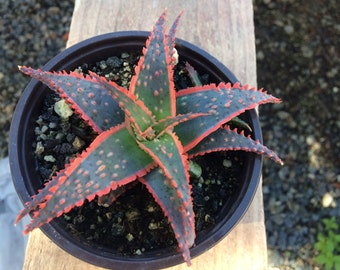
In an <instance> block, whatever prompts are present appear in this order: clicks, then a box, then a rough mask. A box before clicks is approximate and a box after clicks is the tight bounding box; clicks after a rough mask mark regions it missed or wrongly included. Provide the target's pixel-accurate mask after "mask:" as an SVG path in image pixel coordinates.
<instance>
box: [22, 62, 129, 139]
mask: <svg viewBox="0 0 340 270" xmlns="http://www.w3.org/2000/svg"><path fill="white" fill-rule="evenodd" d="M19 69H20V71H21V72H23V73H25V74H26V75H29V76H31V77H32V78H35V79H37V80H39V81H41V82H42V83H44V84H46V85H47V86H48V87H49V88H51V89H52V90H54V91H55V92H57V93H59V94H60V96H61V97H62V98H64V99H65V100H66V101H67V102H68V103H69V104H70V105H71V107H72V108H73V109H74V110H75V112H76V113H77V114H79V115H81V117H82V118H83V119H84V120H85V121H86V122H87V123H88V125H90V126H91V127H92V128H93V130H94V131H96V132H98V133H101V132H103V131H104V130H108V129H110V128H111V127H113V126H116V125H118V124H120V123H122V122H123V121H124V112H123V111H122V110H121V109H120V108H119V105H118V103H117V102H116V101H115V100H114V99H113V98H112V96H111V94H110V93H109V92H108V91H107V90H106V89H104V87H103V86H102V85H101V84H100V83H98V82H97V81H96V80H94V79H93V78H91V77H90V76H88V75H87V76H86V77H84V76H83V75H82V74H79V73H77V72H70V73H69V74H68V73H66V72H65V71H63V72H48V71H42V70H40V69H32V68H30V67H25V66H20V67H19ZM118 87H119V86H118V85H117V88H118Z"/></svg>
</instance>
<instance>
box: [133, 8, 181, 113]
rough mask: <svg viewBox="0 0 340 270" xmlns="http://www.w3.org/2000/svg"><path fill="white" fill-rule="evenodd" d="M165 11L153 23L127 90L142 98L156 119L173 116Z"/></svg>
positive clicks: (174, 106) (173, 101)
mask: <svg viewBox="0 0 340 270" xmlns="http://www.w3.org/2000/svg"><path fill="white" fill-rule="evenodd" d="M164 21H165V13H163V14H162V16H161V17H160V18H159V19H158V21H157V22H156V24H155V26H154V28H153V30H152V32H151V34H150V37H149V39H148V40H147V42H146V48H145V49H144V50H143V56H142V57H141V58H140V60H139V62H138V65H137V67H136V69H135V71H136V74H135V76H134V77H133V78H132V79H131V84H130V85H131V86H130V92H131V93H133V94H134V95H136V96H137V97H138V99H140V100H142V101H143V102H144V104H145V105H146V107H147V108H148V109H149V110H150V111H151V112H152V115H154V116H155V118H156V120H161V119H163V118H166V117H168V116H175V115H176V103H175V88H174V82H173V80H172V77H173V75H172V73H173V71H172V68H171V65H170V62H171V59H170V56H169V47H168V46H167V38H166V36H165V29H164V28H165V26H164Z"/></svg>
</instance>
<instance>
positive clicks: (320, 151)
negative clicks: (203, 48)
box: [0, 0, 340, 270]
mask: <svg viewBox="0 0 340 270" xmlns="http://www.w3.org/2000/svg"><path fill="white" fill-rule="evenodd" d="M0 3H1V5H0V34H1V39H0V56H1V57H0V158H3V157H5V156H7V155H8V148H7V143H8V133H9V126H10V119H11V115H12V113H13V110H14V107H15V104H16V102H17V100H18V98H19V97H20V95H21V93H22V91H23V89H24V87H25V85H26V84H27V83H28V81H29V79H28V77H25V76H22V75H21V74H19V73H18V72H17V65H18V64H20V65H23V64H24V65H29V66H33V67H41V66H42V65H43V64H44V63H46V62H47V61H48V60H49V59H50V58H52V57H53V56H54V55H55V54H57V53H58V52H59V51H61V50H63V49H64V47H65V43H66V40H67V33H68V28H69V25H70V20H71V16H72V11H73V3H74V2H73V1H72V0H67V1H52V0H48V1H38V0H34V1H33V0H32V1H24V0H18V1H9V0H0ZM339 9H340V3H339V2H338V1H337V0H301V1H294V0H281V1H271V0H255V1H254V11H255V26H256V29H255V34H256V46H257V60H258V85H259V86H260V87H263V86H265V87H266V88H267V89H269V90H270V92H271V93H273V94H275V95H276V96H278V97H281V98H282V99H283V101H284V102H283V103H282V104H281V105H274V106H268V105H267V106H263V107H262V108H261V121H262V126H263V136H264V140H265V143H266V144H267V145H268V146H270V147H271V148H272V149H275V150H276V151H277V152H278V153H279V154H280V155H281V157H282V158H283V159H284V161H285V163H286V165H285V166H283V167H279V166H277V165H275V164H273V163H272V162H270V161H269V162H267V161H266V160H265V163H264V171H263V182H264V187H263V190H264V201H265V215H266V228H267V238H268V254H269V266H270V267H271V269H281V270H283V269H319V268H318V266H317V265H316V264H315V263H314V260H313V257H314V256H315V254H316V252H315V250H314V243H315V241H316V234H317V232H318V231H320V230H321V221H320V220H321V219H322V218H324V217H330V216H335V217H337V220H338V221H340V208H339V207H338V205H339V204H340V132H339V130H340V120H339V114H340V106H339V104H340V89H339V87H340V83H339V80H340V79H339V75H338V74H339V67H340V54H339V48H340V46H339V45H340V44H339V34H340V33H339V32H340V16H339V13H337V12H339Z"/></svg>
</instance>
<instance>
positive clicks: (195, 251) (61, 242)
mask: <svg viewBox="0 0 340 270" xmlns="http://www.w3.org/2000/svg"><path fill="white" fill-rule="evenodd" d="M148 34H149V33H148V32H137V31H129V32H117V33H110V34H105V35H101V36H97V37H94V38H91V39H88V40H85V41H83V42H80V43H78V44H77V45H74V46H72V47H70V48H68V49H66V50H65V51H63V52H62V53H60V54H58V55H57V56H56V57H54V58H53V59H52V60H50V61H49V62H48V63H47V64H46V65H45V66H44V67H43V69H44V70H64V69H65V70H73V69H75V68H77V67H78V66H80V65H81V64H83V63H94V62H96V61H98V60H102V59H105V58H108V57H110V56H112V55H116V54H119V53H121V52H123V51H130V50H134V49H137V50H139V51H141V49H142V47H143V46H144V45H145V41H146V38H147V36H148ZM176 44H177V45H176V48H177V50H178V53H179V55H180V57H182V58H183V59H185V60H187V61H189V62H190V64H191V65H192V66H194V68H195V69H196V70H197V71H198V72H204V73H208V74H210V79H212V81H213V82H216V83H218V82H220V81H224V82H227V81H230V82H232V83H234V82H236V81H237V79H236V78H235V76H234V75H233V74H232V73H231V72H230V71H229V70H228V69H227V68H226V67H225V66H224V65H222V64H221V63H220V62H219V61H218V60H216V59H215V58H213V57H212V56H210V55H209V54H207V53H206V52H204V51H203V50H201V49H199V48H198V47H196V46H194V45H192V44H190V43H188V42H185V41H183V40H180V39H177V42H176ZM48 91H49V90H48V88H47V87H46V86H44V85H42V84H41V83H40V82H38V81H36V80H34V79H33V80H32V81H31V82H30V83H29V84H28V86H27V87H26V89H25V91H24V93H23V95H22V97H21V99H20V101H19V103H18V104H17V107H16V110H15V112H14V116H13V120H12V125H11V130H10V144H9V151H10V154H9V158H10V167H11V173H12V178H13V182H14V185H15V188H16V191H17V193H18V195H19V197H20V199H21V201H22V202H23V203H25V202H27V201H29V200H30V199H31V196H32V195H34V194H36V192H37V190H38V188H40V183H41V182H40V176H39V174H38V173H37V171H36V168H37V162H36V160H35V159H34V153H33V152H34V151H33V148H32V141H33V140H34V138H35V135H34V124H35V123H34V121H35V119H37V117H38V115H39V112H40V109H41V104H42V102H43V100H44V98H45V96H46V94H47V93H48ZM244 118H245V120H246V121H247V122H248V123H249V124H250V126H251V128H252V130H253V134H252V137H253V138H254V139H257V140H259V141H262V136H261V130H260V125H259V121H258V117H257V114H256V113H255V111H254V110H250V111H247V112H246V113H245V114H244ZM261 166H262V158H261V156H258V155H255V154H251V153H247V160H246V163H245V165H244V168H245V169H244V172H243V173H242V180H241V181H242V185H241V187H240V188H239V190H238V192H237V194H235V195H234V197H233V198H232V201H231V200H229V203H227V204H226V205H224V206H223V208H222V210H221V213H220V218H219V220H218V223H217V224H216V226H215V227H214V229H212V230H210V231H209V232H208V233H207V234H204V235H200V234H198V235H197V237H196V245H195V246H194V247H193V248H192V249H191V256H192V257H196V256H198V255H199V254H201V253H203V252H205V251H206V250H208V249H209V248H211V247H212V246H213V245H215V244H216V243H217V242H218V241H220V240H221V239H222V238H223V237H224V236H225V235H226V234H228V232H230V231H231V230H232V229H233V227H234V226H235V225H236V224H237V222H238V221H239V220H240V219H241V217H242V216H243V214H244V213H245V211H246V210H247V208H248V206H249V205H250V203H251V201H252V198H253V196H254V194H255V191H256V189H257V186H258V183H259V179H260V174H261ZM230 201H231V202H230ZM41 230H42V231H43V232H44V233H45V234H46V235H47V236H48V237H49V238H50V239H51V240H52V241H53V242H55V243H56V244H57V245H58V246H60V247H61V248H62V249H64V250H65V251H67V252H69V253H70V254H72V255H74V256H76V257H78V258H80V259H82V260H84V261H87V262H89V263H92V264H95V265H98V266H101V267H106V268H114V269H159V268H164V267H169V266H172V265H175V264H178V263H181V262H183V259H182V255H181V254H179V253H174V252H173V251H169V250H167V249H165V250H160V251H157V252H152V253H146V254H145V255H143V256H140V257H133V258H127V257H122V256H121V255H119V254H117V253H115V252H114V251H112V250H111V251H110V250H103V249H96V248H92V247H90V246H89V245H86V244H84V243H81V242H79V240H77V239H75V238H74V237H73V236H72V235H71V234H70V233H69V232H68V231H67V230H65V228H64V227H63V226H62V225H61V223H60V222H58V221H57V220H53V221H51V222H50V223H49V224H46V225H44V226H42V227H41Z"/></svg>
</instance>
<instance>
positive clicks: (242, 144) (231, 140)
mask: <svg viewBox="0 0 340 270" xmlns="http://www.w3.org/2000/svg"><path fill="white" fill-rule="evenodd" d="M237 150H243V151H247V152H253V153H256V154H259V155H266V156H267V157H269V158H271V159H273V160H274V161H275V162H277V163H279V164H283V162H282V160H281V159H280V158H279V157H278V155H277V154H275V153H274V152H273V151H272V150H270V149H268V148H267V147H266V146H264V145H262V144H261V143H260V142H259V141H255V140H253V139H252V138H250V136H245V135H244V132H243V131H242V132H241V133H237V130H236V129H234V130H231V129H230V128H229V127H228V126H227V127H224V128H220V129H218V130H216V131H215V132H213V133H211V134H210V135H209V136H207V137H206V138H204V139H203V140H202V141H201V142H200V143H199V144H197V145H196V146H195V147H194V148H192V149H190V150H189V151H188V154H189V156H190V158H191V157H194V156H197V155H204V154H206V153H210V152H218V151H237Z"/></svg>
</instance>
